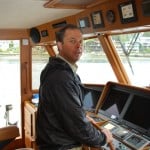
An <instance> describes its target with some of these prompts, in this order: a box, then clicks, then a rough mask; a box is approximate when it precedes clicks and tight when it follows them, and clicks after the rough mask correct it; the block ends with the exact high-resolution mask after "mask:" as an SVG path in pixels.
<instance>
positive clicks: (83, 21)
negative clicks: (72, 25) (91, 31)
mask: <svg viewBox="0 0 150 150" xmlns="http://www.w3.org/2000/svg"><path fill="white" fill-rule="evenodd" d="M79 25H80V28H86V27H90V22H89V18H88V17H84V18H82V19H79Z"/></svg>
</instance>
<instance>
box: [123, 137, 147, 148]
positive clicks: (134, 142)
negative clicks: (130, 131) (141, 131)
mask: <svg viewBox="0 0 150 150" xmlns="http://www.w3.org/2000/svg"><path fill="white" fill-rule="evenodd" d="M125 142H126V143H128V144H129V145H130V146H132V147H134V148H135V149H142V148H143V147H144V146H145V145H147V144H148V143H149V142H148V140H146V139H144V138H142V137H140V136H137V135H131V136H130V137H129V138H127V139H126V140H125Z"/></svg>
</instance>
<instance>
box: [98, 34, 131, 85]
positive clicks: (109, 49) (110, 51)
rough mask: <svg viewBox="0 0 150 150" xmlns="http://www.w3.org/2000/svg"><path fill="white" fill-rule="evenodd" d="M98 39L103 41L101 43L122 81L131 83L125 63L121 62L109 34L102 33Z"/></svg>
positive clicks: (119, 79) (118, 77)
mask: <svg viewBox="0 0 150 150" xmlns="http://www.w3.org/2000/svg"><path fill="white" fill-rule="evenodd" d="M98 39H99V40H100V42H101V45H102V47H103V49H104V51H105V54H106V55H107V58H108V60H109V62H110V64H111V66H112V68H113V70H114V73H115V75H116V77H117V79H118V81H119V82H120V83H125V84H131V82H130V80H129V78H128V76H127V73H126V71H125V69H124V66H123V64H122V63H121V60H120V58H119V56H118V54H117V52H116V51H115V47H114V46H113V44H112V42H110V41H111V40H110V38H109V37H108V35H100V36H98Z"/></svg>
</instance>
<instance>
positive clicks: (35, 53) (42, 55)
mask: <svg viewBox="0 0 150 150" xmlns="http://www.w3.org/2000/svg"><path fill="white" fill-rule="evenodd" d="M48 59H49V54H48V52H47V50H46V48H45V47H44V46H35V47H33V48H32V89H39V85H40V74H41V71H42V70H43V68H44V67H45V65H46V63H47V62H48Z"/></svg>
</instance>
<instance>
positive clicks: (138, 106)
mask: <svg viewBox="0 0 150 150" xmlns="http://www.w3.org/2000/svg"><path fill="white" fill-rule="evenodd" d="M123 119H124V120H126V121H128V124H129V125H130V123H131V127H132V128H135V129H136V130H138V127H137V126H139V130H140V131H141V130H142V129H144V130H146V131H150V96H148V97H144V96H143V95H134V97H133V99H132V101H131V103H130V105H129V106H128V108H127V111H126V112H125V115H124V117H123ZM140 128H141V129H140Z"/></svg>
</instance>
